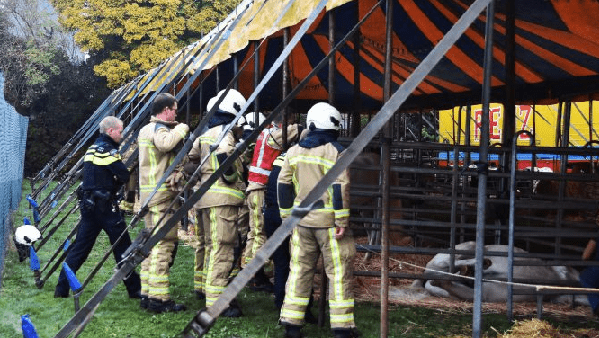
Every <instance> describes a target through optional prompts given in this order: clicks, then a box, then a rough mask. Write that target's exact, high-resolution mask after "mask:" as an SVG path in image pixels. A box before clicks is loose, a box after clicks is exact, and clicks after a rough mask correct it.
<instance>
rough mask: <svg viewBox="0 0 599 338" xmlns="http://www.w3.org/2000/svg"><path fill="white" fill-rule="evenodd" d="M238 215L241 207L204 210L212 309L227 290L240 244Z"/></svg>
mask: <svg viewBox="0 0 599 338" xmlns="http://www.w3.org/2000/svg"><path fill="white" fill-rule="evenodd" d="M238 213H239V207H238V206H231V205H223V206H214V207H210V208H204V209H202V223H203V224H204V241H205V244H206V252H205V255H206V260H205V261H204V268H205V269H207V270H206V283H205V290H206V307H210V306H212V304H214V302H215V301H216V299H217V298H218V297H219V296H220V295H221V294H222V293H223V291H224V290H225V288H226V287H227V284H228V281H229V274H230V273H231V269H232V267H233V259H234V258H233V257H234V250H235V244H236V243H237V236H238V233H237V224H236V221H237V216H238Z"/></svg>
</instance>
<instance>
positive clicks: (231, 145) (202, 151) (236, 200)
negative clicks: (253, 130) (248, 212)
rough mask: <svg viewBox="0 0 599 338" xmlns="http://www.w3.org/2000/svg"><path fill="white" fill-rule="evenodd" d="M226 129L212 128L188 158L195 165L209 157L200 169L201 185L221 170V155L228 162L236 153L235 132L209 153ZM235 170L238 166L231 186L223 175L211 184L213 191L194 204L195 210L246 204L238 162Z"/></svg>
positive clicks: (231, 179)
mask: <svg viewBox="0 0 599 338" xmlns="http://www.w3.org/2000/svg"><path fill="white" fill-rule="evenodd" d="M224 127H226V125H219V126H216V127H213V128H210V129H209V130H208V131H206V132H205V133H204V134H202V135H201V136H200V137H198V138H197V139H196V140H195V141H194V143H193V147H192V149H191V150H190V152H189V154H188V157H189V159H190V161H192V162H200V161H201V160H202V159H204V158H205V157H206V156H209V158H208V160H206V162H204V164H203V165H202V167H201V168H200V172H201V181H206V180H208V178H209V177H210V175H212V173H214V172H215V171H216V170H218V168H219V167H220V162H219V159H218V158H219V155H221V156H222V155H225V156H224V157H225V158H226V156H229V155H231V154H232V153H233V151H234V150H235V143H236V141H235V137H234V136H233V132H232V131H228V132H227V133H226V135H225V136H224V137H223V139H222V141H221V142H220V143H219V145H218V147H217V149H216V150H214V151H213V152H210V146H211V145H212V144H214V143H215V142H216V141H217V140H218V137H219V135H220V133H221V131H222V130H223V128H224ZM233 166H235V168H236V169H237V170H235V173H236V174H232V175H229V176H228V180H229V182H227V181H225V179H224V178H223V177H222V175H221V177H219V178H218V180H217V181H216V182H214V184H212V186H211V187H210V189H209V190H208V191H207V192H206V193H205V194H204V195H203V196H202V198H200V200H199V201H198V202H197V203H196V204H195V207H196V208H198V209H204V208H211V207H215V206H223V205H232V206H240V205H242V204H243V203H244V200H245V192H244V189H243V187H244V185H243V184H241V182H242V180H241V177H240V175H239V173H240V172H242V168H241V166H242V164H241V161H240V160H239V158H238V159H237V160H236V161H235V163H234V164H233Z"/></svg>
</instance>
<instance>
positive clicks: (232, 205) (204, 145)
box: [188, 89, 246, 317]
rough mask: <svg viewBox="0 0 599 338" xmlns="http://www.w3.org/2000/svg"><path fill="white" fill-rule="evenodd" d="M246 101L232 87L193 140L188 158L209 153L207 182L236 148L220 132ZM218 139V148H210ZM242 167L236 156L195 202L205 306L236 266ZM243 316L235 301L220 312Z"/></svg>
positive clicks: (204, 172) (229, 135)
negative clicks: (199, 222) (200, 233)
mask: <svg viewBox="0 0 599 338" xmlns="http://www.w3.org/2000/svg"><path fill="white" fill-rule="evenodd" d="M224 93H225V90H222V91H220V92H219V93H218V94H217V95H216V96H215V97H213V98H211V99H210V100H209V102H208V106H207V110H211V109H212V108H213V106H214V105H215V104H216V103H217V102H218V100H219V99H220V97H221V96H222V95H224ZM245 103H246V100H245V98H244V97H243V95H241V94H240V93H239V92H238V91H236V90H234V89H230V90H229V91H228V92H227V93H226V95H225V97H224V98H223V99H222V101H221V102H220V104H219V105H218V107H217V110H216V112H215V113H214V115H213V116H212V118H211V119H210V121H209V122H208V127H209V129H208V130H207V131H206V132H205V133H203V134H202V135H201V136H200V137H198V138H197V139H196V140H195V141H194V143H193V147H192V149H191V150H190V152H189V154H188V157H189V160H190V161H191V162H193V163H200V162H201V160H202V159H203V158H205V157H206V156H209V158H208V160H206V161H205V162H204V163H203V164H202V166H201V168H200V172H201V181H203V182H205V181H206V180H207V179H208V178H209V177H210V175H212V173H214V172H215V171H216V170H218V168H219V166H220V165H221V164H222V163H223V162H224V161H225V160H226V159H227V157H228V156H229V155H231V154H232V153H233V151H234V150H235V144H236V142H237V141H236V138H235V136H234V133H233V131H232V130H228V131H227V132H226V133H225V134H224V136H223V138H222V140H221V141H220V142H218V141H219V135H221V132H223V131H224V130H225V128H227V125H229V124H230V123H231V122H232V121H233V120H234V119H235V116H236V114H237V113H238V112H239V111H240V110H241V107H242V106H243V105H244V104H245ZM217 142H218V146H217V148H216V149H215V150H214V151H211V149H210V147H211V146H212V145H214V144H216V143H217ZM241 166H242V164H241V161H240V160H239V159H237V160H236V161H235V163H234V164H233V165H231V166H230V167H229V168H228V169H227V170H226V171H225V172H224V173H223V174H222V175H221V176H220V177H219V178H218V180H217V181H216V182H214V183H213V184H212V186H211V187H210V189H209V190H208V191H207V192H206V193H205V194H204V195H203V196H202V198H200V200H199V201H198V202H196V204H195V205H194V207H195V208H196V209H200V210H201V212H202V224H203V225H204V242H205V246H206V251H205V257H206V260H205V261H204V270H205V271H206V280H205V282H204V288H205V294H206V307H210V306H212V305H213V304H214V302H215V301H216V299H217V298H218V297H219V296H220V294H221V293H222V292H223V291H224V289H225V288H226V287H227V284H228V277H229V274H230V273H231V270H232V267H233V260H234V247H235V244H236V241H237V238H238V230H237V218H238V215H239V209H240V207H241V206H242V204H243V201H244V199H245V193H244V191H243V190H242V189H240V182H242V180H241V177H240V176H241V175H240V172H242V170H243V169H242V167H241ZM241 315H242V312H241V308H240V307H239V304H238V303H237V301H236V300H233V301H232V302H231V304H230V305H229V307H228V308H227V309H225V311H224V312H223V313H222V314H221V316H224V317H239V316H241Z"/></svg>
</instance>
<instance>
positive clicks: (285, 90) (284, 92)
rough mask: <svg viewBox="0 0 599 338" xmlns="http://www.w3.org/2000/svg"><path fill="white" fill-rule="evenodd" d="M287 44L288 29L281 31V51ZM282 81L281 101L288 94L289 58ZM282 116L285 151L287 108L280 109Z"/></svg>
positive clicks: (287, 122)
mask: <svg viewBox="0 0 599 338" xmlns="http://www.w3.org/2000/svg"><path fill="white" fill-rule="evenodd" d="M288 44H289V27H287V28H285V29H283V49H285V47H286V46H287V45H288ZM282 72H283V79H282V81H281V87H282V88H281V94H282V95H281V96H282V97H281V100H283V99H285V97H287V95H288V94H289V87H290V81H289V58H287V59H286V60H285V62H283V70H282ZM281 114H283V130H282V131H283V149H285V150H286V149H287V148H288V147H289V145H288V143H287V125H288V124H289V118H288V116H287V107H285V108H283V109H282V113H281Z"/></svg>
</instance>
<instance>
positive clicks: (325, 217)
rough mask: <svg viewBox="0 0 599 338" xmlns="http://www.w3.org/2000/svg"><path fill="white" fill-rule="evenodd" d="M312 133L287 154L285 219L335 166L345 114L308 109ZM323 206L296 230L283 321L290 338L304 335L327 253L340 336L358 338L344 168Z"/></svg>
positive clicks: (280, 189) (282, 184) (282, 190)
mask: <svg viewBox="0 0 599 338" xmlns="http://www.w3.org/2000/svg"><path fill="white" fill-rule="evenodd" d="M306 126H307V127H308V128H309V133H308V135H307V136H306V137H305V138H303V139H302V140H301V141H300V142H299V144H298V145H296V146H293V147H291V148H290V149H289V151H288V152H287V155H286V156H285V160H284V162H283V166H282V167H281V172H280V174H279V178H278V185H277V195H278V202H279V207H280V210H281V217H282V218H287V217H289V215H290V214H291V209H292V208H293V207H294V206H298V205H299V204H300V202H301V201H302V200H303V199H305V198H306V196H307V194H308V193H309V192H310V191H311V190H312V189H313V188H314V186H315V185H316V183H318V181H320V179H321V178H322V177H323V176H324V175H325V174H326V173H327V172H328V171H329V170H330V168H331V167H332V166H333V165H335V163H336V162H337V159H338V158H339V157H340V154H341V151H342V150H343V148H342V146H341V145H340V144H339V143H337V137H338V136H339V129H340V127H341V114H340V113H339V111H337V109H335V108H334V107H333V106H331V105H330V104H328V103H325V102H319V103H317V104H315V105H314V106H312V108H310V110H309V111H308V116H307V120H306ZM322 199H323V201H324V207H323V208H322V209H317V210H313V211H311V212H310V213H308V215H306V216H305V217H304V218H302V220H301V221H300V222H299V224H298V225H297V226H296V227H295V228H294V229H293V233H292V235H291V271H290V274H289V278H288V279H287V285H286V288H285V299H284V301H283V308H282V309H281V317H280V323H281V324H282V325H284V326H285V336H286V337H291V338H296V337H301V336H302V335H301V332H300V329H301V325H302V324H303V321H304V313H305V311H306V307H307V306H308V303H309V300H310V293H311V291H312V284H313V281H314V272H315V270H316V263H317V261H318V257H319V255H320V254H322V256H323V263H324V267H325V271H326V274H327V277H328V280H329V291H328V295H329V308H330V312H329V315H330V323H331V328H332V330H333V333H334V335H335V337H337V338H349V337H357V336H358V332H357V330H356V329H355V326H356V325H355V323H354V297H353V292H352V285H351V284H352V279H353V259H354V256H355V253H356V249H355V244H354V238H353V235H352V233H351V230H350V229H348V228H347V227H348V225H349V174H348V171H347V170H345V171H344V172H343V173H341V174H340V175H339V176H338V177H337V179H336V181H335V182H334V183H333V184H332V185H331V186H330V187H329V188H328V190H327V192H326V193H325V194H324V195H323V196H322Z"/></svg>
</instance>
